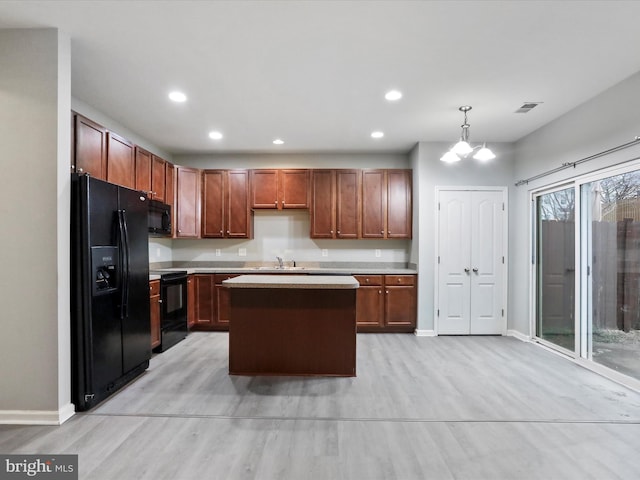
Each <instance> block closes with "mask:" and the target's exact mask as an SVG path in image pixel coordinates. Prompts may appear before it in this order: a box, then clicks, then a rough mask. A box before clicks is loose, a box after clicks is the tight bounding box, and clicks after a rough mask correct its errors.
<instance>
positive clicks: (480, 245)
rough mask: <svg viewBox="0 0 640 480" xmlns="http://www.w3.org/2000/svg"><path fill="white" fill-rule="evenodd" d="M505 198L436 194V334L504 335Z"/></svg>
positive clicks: (483, 193) (497, 193)
mask: <svg viewBox="0 0 640 480" xmlns="http://www.w3.org/2000/svg"><path fill="white" fill-rule="evenodd" d="M505 195H506V192H505V190H504V189H496V190H484V189H482V190H472V189H468V190H455V189H452V190H446V189H439V190H438V212H437V213H438V245H437V259H436V261H437V264H436V267H437V274H436V277H437V279H436V281H437V285H436V289H437V294H436V303H437V304H436V312H435V313H436V331H437V334H438V335H496V334H497V335H503V334H506V318H505V316H504V315H505V312H504V307H505V304H506V299H505V288H504V281H505V278H504V277H505V263H504V262H505V253H504V245H503V244H504V243H505V240H504V234H505V232H506V225H505V223H506V215H505V200H506V199H505Z"/></svg>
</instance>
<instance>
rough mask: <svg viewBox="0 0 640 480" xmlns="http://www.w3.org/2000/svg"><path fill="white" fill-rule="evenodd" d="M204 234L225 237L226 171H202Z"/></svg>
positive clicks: (211, 236) (205, 235) (210, 236)
mask: <svg viewBox="0 0 640 480" xmlns="http://www.w3.org/2000/svg"><path fill="white" fill-rule="evenodd" d="M202 236H203V237H206V238H223V237H224V171H223V170H205V171H204V172H202Z"/></svg>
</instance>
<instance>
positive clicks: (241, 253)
mask: <svg viewBox="0 0 640 480" xmlns="http://www.w3.org/2000/svg"><path fill="white" fill-rule="evenodd" d="M238 256H239V257H246V256H247V249H246V248H239V249H238Z"/></svg>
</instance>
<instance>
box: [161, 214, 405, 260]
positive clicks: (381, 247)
mask: <svg viewBox="0 0 640 480" xmlns="http://www.w3.org/2000/svg"><path fill="white" fill-rule="evenodd" d="M309 222H310V220H309V212H308V211H304V210H301V211H286V212H283V211H271V210H264V211H260V210H257V211H256V212H255V217H254V238H253V239H251V240H246V239H199V240H190V239H174V240H169V239H158V238H150V239H149V261H150V262H151V263H159V262H193V261H198V262H212V261H213V262H220V261H222V262H225V261H239V262H273V261H275V259H276V256H278V257H282V258H283V259H284V260H285V261H296V262H322V263H325V262H382V263H397V264H406V263H407V262H408V261H409V253H410V249H411V240H322V239H312V238H309V230H310V224H309Z"/></svg>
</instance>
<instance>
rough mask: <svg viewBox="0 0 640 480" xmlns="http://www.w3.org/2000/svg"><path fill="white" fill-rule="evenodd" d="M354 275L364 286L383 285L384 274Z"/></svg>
mask: <svg viewBox="0 0 640 480" xmlns="http://www.w3.org/2000/svg"><path fill="white" fill-rule="evenodd" d="M354 277H355V279H356V280H358V283H359V284H360V285H362V286H366V285H382V275H354Z"/></svg>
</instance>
